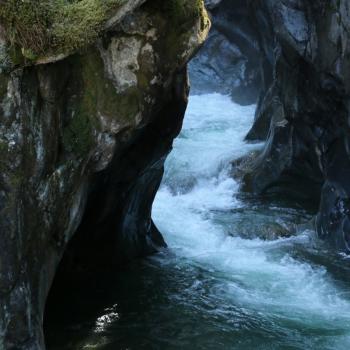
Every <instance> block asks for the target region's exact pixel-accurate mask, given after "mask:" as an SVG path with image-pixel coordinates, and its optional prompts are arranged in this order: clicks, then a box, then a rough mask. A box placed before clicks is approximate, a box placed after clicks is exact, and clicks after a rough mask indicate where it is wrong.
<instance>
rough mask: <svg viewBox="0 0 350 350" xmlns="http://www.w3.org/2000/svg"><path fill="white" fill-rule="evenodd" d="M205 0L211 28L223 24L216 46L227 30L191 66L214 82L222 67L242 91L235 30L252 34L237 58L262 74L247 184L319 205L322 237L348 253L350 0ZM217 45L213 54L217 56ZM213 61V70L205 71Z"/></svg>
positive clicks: (262, 191) (249, 137) (215, 35)
mask: <svg viewBox="0 0 350 350" xmlns="http://www.w3.org/2000/svg"><path fill="white" fill-rule="evenodd" d="M206 3H207V6H208V8H209V9H211V14H212V16H213V23H214V28H216V27H219V28H222V29H223V28H225V29H224V36H225V43H224V44H223V45H221V44H220V43H221V42H224V41H220V40H221V37H220V39H215V40H214V38H218V37H219V35H222V34H223V33H222V32H220V34H218V29H217V31H216V32H214V33H213V34H211V37H210V39H209V41H208V44H207V45H206V50H205V51H204V53H203V54H201V55H200V56H203V57H199V58H197V61H199V62H201V63H202V65H201V66H200V69H198V70H197V71H195V73H196V74H199V73H202V74H205V75H207V76H208V77H209V79H208V80H210V81H215V77H216V76H217V75H221V74H222V75H225V72H227V73H228V77H226V78H225V79H226V81H225V83H226V82H227V83H228V86H231V87H232V86H233V87H234V88H236V87H238V91H239V93H241V94H246V90H245V87H244V84H238V85H237V84H236V83H235V81H236V76H235V74H234V73H232V72H234V71H235V69H236V68H235V67H236V62H237V61H236V59H235V55H234V54H232V52H233V51H234V50H233V49H232V48H233V47H235V46H237V47H239V49H240V52H243V49H244V48H247V44H245V45H243V46H242V40H241V39H240V38H239V36H238V35H230V33H231V34H233V33H243V34H244V36H245V37H249V40H247V41H246V43H250V44H249V45H248V47H253V48H254V50H255V51H254V50H251V51H250V52H248V51H247V54H246V55H243V56H244V58H243V59H245V60H246V62H249V64H251V65H252V66H253V67H254V66H255V70H259V71H260V85H259V86H260V97H259V99H258V103H257V111H256V118H255V122H254V125H253V127H252V129H251V130H250V132H249V133H248V135H247V140H250V141H256V140H266V145H265V147H264V150H263V152H262V153H261V154H260V155H259V156H256V157H253V158H251V159H249V160H247V161H246V162H244V166H243V169H241V171H244V172H245V173H246V174H245V176H244V184H245V185H244V189H245V190H249V191H253V192H255V193H257V194H264V195H273V196H274V195H278V196H280V195H282V196H285V197H289V198H292V199H293V200H295V201H298V202H299V203H300V204H301V205H303V206H308V207H311V208H313V207H314V208H318V210H317V211H318V213H317V215H316V220H315V229H316V231H317V233H318V235H319V236H320V237H322V238H326V239H328V240H329V241H330V242H331V243H333V244H334V245H335V246H336V247H337V248H338V249H340V250H341V251H346V252H350V177H349V172H350V147H349V144H350V139H349V136H350V133H349V131H350V118H349V96H350V84H349V81H350V80H349V77H350V45H349V44H350V35H349V32H350V3H349V2H348V1H347V0H327V1H326V0H304V1H301V0H250V1H238V0H232V1H227V0H221V1H216V0H207V1H206ZM225 14H226V17H225ZM223 18H225V20H223ZM223 23H224V25H222V24H223ZM247 26H248V27H247ZM228 27H230V28H229V29H226V28H228ZM247 28H248V29H247ZM246 33H249V34H246ZM227 41H228V43H227ZM213 42H214V44H213V45H212V43H213ZM255 43H256V45H255ZM211 45H212V47H213V50H211ZM218 48H219V49H218ZM217 52H218V53H219V55H220V59H219V61H218V60H217V59H216V58H214V55H216V53H217ZM222 52H223V54H222ZM236 52H238V51H237V50H236ZM239 55H240V54H239ZM239 55H238V56H237V55H236V57H239ZM256 56H258V57H259V59H258V58H257V57H256ZM221 57H223V59H222V60H221ZM226 58H228V59H227V60H226ZM230 61H231V63H229V62H230ZM203 62H204V65H203ZM208 62H209V63H208ZM211 62H214V63H215V64H211ZM220 65H224V68H223V69H222V72H221V71H220V69H219V70H218V67H220ZM226 65H228V66H230V67H231V68H229V69H227V68H226ZM243 66H244V67H247V64H246V65H243ZM203 67H204V69H203ZM208 67H209V73H208V69H207V68H208ZM211 68H213V69H212V72H214V73H210V69H211ZM206 69H207V70H206ZM253 71H254V68H253ZM198 72H199V73H198ZM218 72H219V73H218ZM255 74H256V73H255ZM256 76H258V75H257V74H256ZM232 77H234V79H233V81H231V82H230V79H231V78H232ZM242 80H244V76H243V77H242ZM224 92H225V91H224ZM226 92H227V91H226ZM239 93H238V95H239ZM236 96H237V95H236ZM236 101H238V102H240V103H242V101H240V100H239V99H236ZM241 171H240V173H241Z"/></svg>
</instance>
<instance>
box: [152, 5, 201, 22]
mask: <svg viewBox="0 0 350 350" xmlns="http://www.w3.org/2000/svg"><path fill="white" fill-rule="evenodd" d="M154 6H155V7H157V8H158V9H160V10H161V11H162V12H163V14H164V15H165V16H167V17H168V18H169V19H170V20H171V21H172V22H174V23H176V24H183V23H185V22H187V21H189V20H192V19H193V18H199V17H200V16H201V11H202V8H203V6H204V4H203V0H167V1H164V0H155V1H154Z"/></svg>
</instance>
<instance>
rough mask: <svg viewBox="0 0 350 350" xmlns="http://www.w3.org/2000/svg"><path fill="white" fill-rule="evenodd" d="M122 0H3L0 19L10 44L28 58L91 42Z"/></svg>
mask: <svg viewBox="0 0 350 350" xmlns="http://www.w3.org/2000/svg"><path fill="white" fill-rule="evenodd" d="M125 1H126V0H72V1H71V0H40V1H37V0H36V1H35V0H7V1H5V4H3V5H2V6H0V19H1V21H2V23H3V24H4V26H5V29H6V35H7V39H8V40H9V42H10V43H11V45H15V46H19V47H20V48H21V50H22V53H23V56H24V57H25V58H27V59H29V60H31V61H34V60H36V59H37V58H38V57H40V56H43V55H49V54H57V53H61V52H71V51H74V50H77V49H81V48H83V47H86V46H88V45H90V44H91V43H93V42H94V41H95V40H96V39H97V37H98V36H99V35H100V34H101V32H102V31H103V29H104V24H105V22H106V21H107V19H108V18H109V14H110V12H111V11H113V10H116V9H117V8H118V7H119V6H121V5H122V4H123V3H124V2H125Z"/></svg>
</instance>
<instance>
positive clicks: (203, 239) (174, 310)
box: [49, 94, 350, 350]
mask: <svg viewBox="0 0 350 350" xmlns="http://www.w3.org/2000/svg"><path fill="white" fill-rule="evenodd" d="M254 109H255V106H245V107H243V106H239V105H237V104H234V103H233V102H232V101H231V99H230V98H229V97H228V96H223V95H220V94H207V95H200V96H191V98H190V103H189V107H188V111H187V113H186V118H185V123H184V127H183V130H182V132H181V134H180V136H179V137H178V138H177V139H176V141H175V143H174V149H173V151H172V153H171V154H170V156H169V158H168V160H167V162H166V170H165V176H164V180H163V183H162V185H161V188H160V190H159V192H158V194H157V197H156V200H155V203H154V207H153V218H154V221H155V223H156V225H157V226H158V228H159V229H160V231H161V232H162V233H163V235H164V238H165V240H166V242H167V244H168V246H169V247H168V249H165V250H164V251H162V252H160V253H159V254H157V255H156V256H154V257H151V258H148V259H146V260H144V261H141V262H135V263H134V264H132V265H130V266H128V267H126V268H125V269H123V270H122V271H120V272H118V274H117V276H115V280H114V282H113V283H112V285H111V286H109V288H108V291H106V290H103V288H102V289H101V290H99V289H97V290H96V292H94V293H91V295H90V296H89V297H86V296H85V297H81V295H80V297H79V296H76V298H75V299H74V298H73V301H74V305H75V307H77V305H78V309H79V305H80V309H79V310H83V309H84V307H86V305H89V308H90V310H89V311H86V313H84V312H80V313H79V312H78V314H74V312H73V314H72V315H71V317H70V321H69V324H65V325H64V327H62V329H63V330H62V331H60V332H56V331H55V332H53V334H51V335H50V336H49V343H51V344H55V346H50V347H49V348H50V349H51V348H52V349H56V348H57V349H61V350H62V349H99V350H101V349H103V350H112V349H113V350H114V349H116V350H117V349H123V350H124V349H135V350H136V349H137V350H139V349H159V350H168V349H169V350H170V349H174V350H175V349H184V350H195V349H203V350H209V349H213V350H221V349H222V350H224V349H237V350H250V349H285V350H287V349H300V350H305V349H318V350H323V349H334V350H342V349H344V350H345V349H346V350H348V349H350V260H349V258H347V257H346V256H342V255H339V254H337V253H336V252H334V251H333V250H331V249H327V246H326V245H323V244H322V242H319V241H318V240H317V239H316V238H315V237H314V234H313V232H312V231H309V230H308V229H306V227H307V226H305V229H302V227H303V225H302V224H304V223H307V222H308V221H310V219H311V215H310V213H308V212H306V211H305V210H303V209H301V208H298V207H297V206H296V205H295V206H292V205H286V204H281V203H276V202H268V201H262V200H260V199H258V198H255V199H254V198H253V197H251V196H250V197H249V196H244V195H242V193H240V191H239V184H238V183H237V182H236V181H235V180H234V179H233V178H232V176H231V175H230V173H231V163H232V160H235V159H238V158H240V157H242V156H243V155H245V154H247V153H249V152H251V151H254V150H257V149H259V148H261V147H262V145H261V144H248V143H246V142H245V141H244V136H245V135H246V133H247V132H248V130H249V128H250V126H251V125H252V123H253V116H254ZM296 228H297V229H296ZM276 230H277V232H283V234H282V235H278V234H277V235H274V234H273V233H274V232H276ZM86 298H90V299H86ZM83 305H85V306H83ZM91 310H93V311H91ZM64 319H67V318H64V317H62V318H61V320H60V319H58V321H57V322H58V324H60V322H61V324H62V323H63V322H64V321H63V320H64ZM63 344H65V345H63Z"/></svg>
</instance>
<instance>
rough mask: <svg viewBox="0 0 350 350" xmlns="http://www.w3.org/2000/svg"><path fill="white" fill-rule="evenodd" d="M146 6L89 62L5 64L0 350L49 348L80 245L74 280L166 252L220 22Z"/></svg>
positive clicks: (133, 6)
mask: <svg viewBox="0 0 350 350" xmlns="http://www.w3.org/2000/svg"><path fill="white" fill-rule="evenodd" d="M142 3H144V2H143V1H129V4H128V3H127V1H126V2H124V5H123V6H122V7H121V10H120V11H121V12H120V13H119V15H120V16H118V13H117V14H114V15H115V16H113V18H111V21H112V19H113V21H112V22H113V23H112V22H111V21H109V22H108V23H110V25H108V26H106V30H105V31H104V32H103V35H102V36H101V37H100V38H99V39H98V40H97V41H96V43H95V44H94V45H92V46H90V47H87V48H85V49H84V50H82V51H81V52H78V53H75V54H73V53H72V54H69V55H68V56H67V57H65V58H64V56H61V55H58V56H56V57H55V58H54V59H52V60H49V61H50V62H51V63H47V62H46V64H43V61H40V62H39V61H38V62H35V61H32V62H26V64H24V65H20V66H16V67H15V69H14V66H13V65H12V64H9V65H6V64H5V63H7V62H4V60H2V61H1V63H2V67H1V68H2V70H1V75H0V100H1V104H0V155H1V157H0V166H1V173H0V233H1V240H0V251H1V254H0V349H6V350H7V349H23V350H29V349H30V350H38V349H44V347H45V345H44V337H43V331H42V319H43V313H44V308H45V301H46V297H47V294H48V291H49V288H50V286H51V284H52V281H53V278H54V276H55V272H56V269H57V266H58V265H59V263H60V261H61V259H62V256H63V255H64V253H65V251H66V250H67V245H68V243H69V242H70V241H71V240H72V238H73V237H74V239H73V241H72V243H71V244H70V245H69V249H68V250H67V252H66V254H65V256H64V258H63V263H62V268H61V270H62V271H64V272H68V271H69V272H71V273H72V274H73V275H74V272H75V271H78V270H79V269H80V270H81V269H84V268H85V269H89V268H92V266H93V267H94V268H95V269H98V268H101V267H102V266H106V265H107V264H109V266H110V267H112V266H115V265H116V264H118V263H119V262H120V261H121V260H127V259H131V258H133V257H136V256H140V255H144V254H147V253H150V252H153V251H155V250H156V249H157V248H159V247H161V246H164V244H165V243H164V241H163V239H162V236H161V234H160V233H159V232H158V230H157V228H156V227H155V225H154V224H153V223H152V221H151V214H150V210H151V205H152V202H153V199H154V196H155V193H156V191H157V188H158V186H159V183H160V180H161V177H162V171H163V163H164V160H165V157H166V155H167V153H168V152H169V151H170V149H171V146H172V141H173V138H174V137H175V136H176V135H177V133H178V132H179V131H180V128H181V125H182V119H183V115H184V111H185V107H186V104H187V95H188V82H187V72H186V63H187V61H188V60H189V59H190V58H191V57H192V56H193V55H194V53H195V52H196V50H197V49H198V47H199V46H200V45H201V44H202V43H203V41H204V40H205V37H206V35H207V32H208V30H209V26H210V24H209V20H208V18H207V16H206V13H205V10H204V8H203V7H202V6H199V7H198V9H196V11H194V12H193V15H192V16H188V17H187V18H186V19H183V18H182V17H181V16H178V17H176V19H175V21H176V23H173V25H172V26H170V25H168V23H169V18H170V16H171V15H172V14H171V13H167V12H166V9H165V8H163V7H161V6H158V5H159V4H157V1H148V2H146V3H144V4H143V5H142ZM198 4H201V2H199V3H198ZM140 5H142V6H140ZM137 6H139V7H137ZM191 6H192V5H191ZM174 38H176V40H174ZM1 45H3V47H4V48H5V51H6V50H7V49H6V45H7V43H6V41H4V40H2V39H1V30H0V47H1ZM6 52H7V51H6ZM3 58H4V56H2V57H1V59H3ZM10 63H11V62H10ZM12 63H13V62H12ZM64 272H63V273H64Z"/></svg>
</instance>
